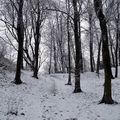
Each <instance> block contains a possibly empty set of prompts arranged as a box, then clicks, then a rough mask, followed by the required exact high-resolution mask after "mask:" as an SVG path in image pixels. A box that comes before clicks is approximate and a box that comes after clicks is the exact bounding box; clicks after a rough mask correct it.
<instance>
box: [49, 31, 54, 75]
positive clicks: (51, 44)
mask: <svg viewBox="0 0 120 120" xmlns="http://www.w3.org/2000/svg"><path fill="white" fill-rule="evenodd" d="M52 39H53V31H52V29H51V39H50V40H51V41H50V42H51V43H50V63H49V74H50V73H51V64H52V49H53V48H52V47H53V41H52Z"/></svg>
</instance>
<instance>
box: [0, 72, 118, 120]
mask: <svg viewBox="0 0 120 120" xmlns="http://www.w3.org/2000/svg"><path fill="white" fill-rule="evenodd" d="M31 76H32V73H30V72H26V71H23V73H22V80H23V81H24V84H22V85H18V86H17V85H15V84H13V83H11V81H13V80H14V74H13V73H7V78H6V79H3V76H2V75H0V120H120V104H119V103H120V79H119V78H118V79H114V80H112V88H113V99H114V100H116V101H117V102H118V104H116V105H106V104H98V103H99V101H100V100H101V98H102V95H103V83H104V78H103V73H101V75H100V78H98V77H97V76H96V74H95V73H84V74H82V75H81V87H82V90H83V92H82V93H77V94H74V93H73V90H74V76H72V82H73V84H72V86H67V85H65V84H66V83H67V77H68V75H67V74H51V75H48V74H41V75H39V79H38V80H37V79H34V78H33V77H31Z"/></svg>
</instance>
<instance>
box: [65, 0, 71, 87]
mask: <svg viewBox="0 0 120 120" xmlns="http://www.w3.org/2000/svg"><path fill="white" fill-rule="evenodd" d="M66 8H67V13H68V16H67V35H68V83H67V85H71V84H72V83H71V54H70V53H71V49H70V21H69V20H70V18H69V13H70V1H69V0H66Z"/></svg>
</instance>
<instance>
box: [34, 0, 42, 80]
mask: <svg viewBox="0 0 120 120" xmlns="http://www.w3.org/2000/svg"><path fill="white" fill-rule="evenodd" d="M39 4H40V3H39V1H38V13H37V21H36V33H35V59H34V72H33V77H35V78H36V79H38V58H39V44H40V38H41V34H40V26H41V23H40V8H39Z"/></svg>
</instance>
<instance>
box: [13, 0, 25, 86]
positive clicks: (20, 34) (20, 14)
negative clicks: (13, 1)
mask: <svg viewBox="0 0 120 120" xmlns="http://www.w3.org/2000/svg"><path fill="white" fill-rule="evenodd" d="M23 3H24V0H19V2H18V7H19V8H18V11H17V14H18V20H17V37H18V56H17V66H16V75H15V81H14V82H15V84H21V83H22V81H21V69H22V63H23V42H24V24H23V11H22V10H23Z"/></svg>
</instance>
